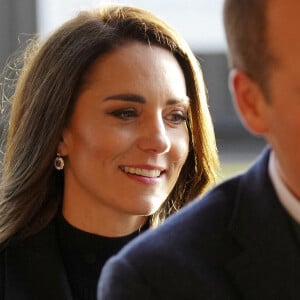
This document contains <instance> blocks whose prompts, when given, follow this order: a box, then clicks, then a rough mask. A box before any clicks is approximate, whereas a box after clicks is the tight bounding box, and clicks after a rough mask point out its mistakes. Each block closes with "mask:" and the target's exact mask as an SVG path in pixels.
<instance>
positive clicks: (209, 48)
mask: <svg viewBox="0 0 300 300" xmlns="http://www.w3.org/2000/svg"><path fill="white" fill-rule="evenodd" d="M106 2H113V3H118V2H120V3H129V4H132V5H136V6H139V7H141V8H144V9H148V10H150V11H152V12H154V13H156V14H157V15H158V16H160V17H161V18H163V19H164V20H165V21H167V22H168V23H169V24H170V25H172V26H173V27H174V28H175V29H176V30H178V31H179V32H180V33H181V34H182V35H183V37H184V38H185V39H186V40H187V41H188V43H189V44H190V46H191V47H192V49H193V50H196V51H202V52H222V51H226V44H225V37H224V31H223V26H222V2H223V0H123V1H119V0H113V1H107V0H64V1H61V0H37V5H38V30H39V32H40V33H41V34H42V35H47V33H49V32H51V31H52V30H53V29H54V28H56V27H57V26H59V25H60V24H61V23H62V22H64V21H66V20H67V19H69V18H71V17H73V16H75V15H76V13H77V12H78V10H80V9H84V8H90V7H95V6H98V5H101V3H106Z"/></svg>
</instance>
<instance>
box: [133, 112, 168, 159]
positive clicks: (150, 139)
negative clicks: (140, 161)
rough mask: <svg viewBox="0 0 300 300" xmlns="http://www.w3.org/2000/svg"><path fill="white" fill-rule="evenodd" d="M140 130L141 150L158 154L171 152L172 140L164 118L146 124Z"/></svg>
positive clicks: (139, 145) (139, 143) (139, 142)
mask: <svg viewBox="0 0 300 300" xmlns="http://www.w3.org/2000/svg"><path fill="white" fill-rule="evenodd" d="M140 129H141V131H140V136H139V139H138V147H139V148H140V149H141V150H143V151H149V152H152V153H156V154H162V153H167V152H169V151H170V148H171V140H170V136H169V134H168V131H167V128H166V125H165V123H164V120H163V119H162V117H159V118H156V119H155V120H151V121H149V122H148V123H145V124H144V125H143V126H141V128H140Z"/></svg>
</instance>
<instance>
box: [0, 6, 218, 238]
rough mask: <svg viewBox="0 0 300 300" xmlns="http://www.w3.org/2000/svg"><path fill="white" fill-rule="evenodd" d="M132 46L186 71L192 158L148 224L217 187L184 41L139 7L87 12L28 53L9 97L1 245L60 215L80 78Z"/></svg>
mask: <svg viewBox="0 0 300 300" xmlns="http://www.w3.org/2000/svg"><path fill="white" fill-rule="evenodd" d="M131 41H140V42H142V43H144V44H147V45H148V44H149V45H151V44H152V45H157V46H159V47H163V48H165V49H167V50H168V51H170V52H171V53H172V54H173V55H174V57H175V58H176V59H177V61H178V62H179V64H180V66H181V68H182V70H183V72H184V76H185V81H186V86H187V94H188V96H189V98H190V99H191V108H190V110H189V113H188V122H187V124H188V130H189V135H190V148H189V154H188V158H187V160H186V162H185V164H184V166H183V168H182V170H181V173H180V175H179V179H178V180H177V182H176V184H175V186H174V189H173V190H172V192H171V194H170V195H169V197H168V198H167V199H166V201H165V202H164V203H163V204H162V206H161V207H160V209H159V210H158V211H157V212H156V213H155V214H154V215H153V216H150V221H151V224H152V225H155V224H159V223H160V222H161V221H162V220H163V219H164V218H166V217H167V216H168V215H170V214H172V213H173V212H174V211H176V210H178V209H179V208H181V207H182V206H183V205H185V204H186V203H187V202H189V201H191V200H192V199H194V198H195V197H196V196H198V195H199V194H200V193H202V192H203V191H204V189H205V188H206V187H207V186H208V185H209V184H210V183H213V182H214V180H215V176H216V170H217V169H218V157H217V150H216V142H215V136H214V131H213V126H212V122H211V118H210V114H209V111H208V107H207V102H206V101H207V99H206V89H205V86H204V82H203V78H202V73H201V69H200V67H199V64H198V61H197V59H196V58H195V56H194V55H193V53H192V51H191V50H190V48H189V47H188V45H187V44H186V43H185V41H184V40H183V39H182V38H181V37H180V36H179V35H178V33H176V32H175V31H174V30H173V29H172V28H170V27H169V26H168V25H167V24H166V23H164V22H163V21H162V20H161V19H159V18H157V17H156V16H155V15H153V14H152V13H150V12H148V11H145V10H142V9H138V8H134V7H131V6H123V5H112V6H106V7H104V8H102V9H99V8H98V9H94V10H91V11H84V12H81V13H80V14H79V15H78V16H77V17H75V18H73V19H72V20H70V21H68V22H66V23H65V24H63V25H62V26H61V27H60V28H58V29H57V30H56V31H55V32H54V33H53V34H52V35H50V36H49V37H48V38H47V39H46V40H45V42H43V43H41V44H39V43H38V44H37V46H36V47H35V48H36V49H33V48H32V47H30V48H29V50H28V51H27V52H26V55H25V58H26V59H25V65H24V67H23V69H22V71H21V75H20V77H19V78H18V83H17V86H16V90H15V93H14V95H13V96H12V111H11V116H10V127H9V131H8V137H7V146H6V150H5V157H4V164H3V175H2V182H1V190H0V242H3V241H5V240H7V239H8V238H10V237H12V236H14V237H17V238H24V237H26V236H30V235H32V234H34V233H35V232H37V231H39V230H41V229H42V228H43V227H45V226H46V225H47V224H48V223H49V222H50V221H51V220H52V219H53V217H54V216H55V214H56V213H57V211H58V210H59V209H60V207H61V203H62V194H63V187H64V177H63V172H57V171H56V170H55V169H54V167H53V162H54V158H55V155H56V151H57V148H58V144H59V141H60V138H61V136H62V132H63V129H64V128H65V126H66V124H67V123H68V121H69V119H70V117H71V115H72V111H73V107H74V103H75V101H76V98H77V93H78V90H79V89H80V85H81V80H82V77H83V75H84V74H85V72H86V70H87V68H88V66H90V65H91V63H93V61H94V60H95V59H96V58H98V57H100V56H103V55H105V54H107V53H110V52H111V51H113V50H114V49H116V48H118V47H121V46H122V45H124V44H126V43H130V42H131ZM32 49H33V50H32Z"/></svg>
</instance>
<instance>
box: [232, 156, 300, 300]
mask: <svg viewBox="0 0 300 300" xmlns="http://www.w3.org/2000/svg"><path fill="white" fill-rule="evenodd" d="M269 155H270V151H269V150H266V151H265V152H264V153H263V155H262V157H261V158H260V159H259V160H258V161H257V162H256V164H255V165H254V166H253V167H252V168H251V169H250V170H249V171H248V172H247V173H246V174H245V175H243V176H242V177H241V181H240V184H239V191H238V195H237V199H236V201H237V202H236V207H235V212H234V214H233V218H232V221H231V225H230V230H231V232H232V234H233V235H234V237H235V238H236V240H237V241H238V243H239V244H240V246H241V249H242V250H241V254H240V255H239V256H238V257H236V258H235V259H234V260H232V261H231V262H230V263H229V264H228V266H227V270H229V272H230V273H231V275H232V277H233V279H234V281H235V282H236V284H237V286H238V287H239V290H240V291H244V292H245V291H247V292H246V293H245V295H243V299H270V295H273V298H272V297H271V298H272V299H275V298H276V299H284V298H285V299H287V298H288V299H293V298H292V297H291V298H289V297H288V295H299V294H300V285H299V284H298V281H299V279H300V271H299V270H300V258H299V248H298V245H297V243H296V240H295V237H294V236H293V232H292V230H291V228H290V223H289V216H288V215H287V213H286V211H285V210H284V209H283V208H282V206H281V204H280V203H279V201H278V198H277V196H276V193H275V191H274V189H273V186H272V184H271V181H270V178H269V175H268V160H269ZM280 295H281V296H282V297H283V298H281V297H280Z"/></svg>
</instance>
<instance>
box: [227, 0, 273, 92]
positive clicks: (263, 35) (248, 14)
mask: <svg viewBox="0 0 300 300" xmlns="http://www.w3.org/2000/svg"><path fill="white" fill-rule="evenodd" d="M224 1H225V2H224V10H223V14H224V26H225V33H226V38H227V43H228V49H229V54H228V56H229V57H228V58H229V65H230V67H231V68H238V69H242V70H243V71H245V72H246V73H247V74H248V75H249V77H250V78H251V79H252V80H254V81H256V82H257V83H258V84H259V85H260V86H261V88H262V90H263V91H264V92H266V93H267V91H268V74H269V71H270V65H271V61H272V54H271V52H270V47H269V45H268V38H267V16H266V11H267V6H268V1H267V0H251V1H250V0H224Z"/></svg>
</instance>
